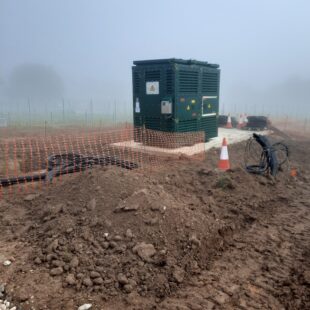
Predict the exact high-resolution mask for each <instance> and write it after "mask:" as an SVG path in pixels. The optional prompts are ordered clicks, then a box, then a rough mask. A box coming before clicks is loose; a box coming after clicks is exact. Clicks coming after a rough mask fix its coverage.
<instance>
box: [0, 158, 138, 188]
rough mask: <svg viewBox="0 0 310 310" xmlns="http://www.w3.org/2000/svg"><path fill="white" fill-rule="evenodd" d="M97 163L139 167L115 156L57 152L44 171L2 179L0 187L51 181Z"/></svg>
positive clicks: (125, 167) (129, 168)
mask: <svg viewBox="0 0 310 310" xmlns="http://www.w3.org/2000/svg"><path fill="white" fill-rule="evenodd" d="M95 165H100V166H108V165H113V166H117V167H121V168H124V169H128V170H132V169H136V168H138V165H137V164H136V163H134V162H130V161H127V160H122V159H119V158H117V157H114V156H104V157H99V156H84V155H80V154H75V153H68V154H57V155H51V156H49V157H48V161H47V167H46V169H45V170H44V172H41V173H35V174H32V175H25V176H20V177H12V178H4V179H0V187H1V186H2V187H8V186H11V185H15V184H23V183H28V182H33V181H41V180H48V181H51V180H52V179H53V177H58V176H60V175H63V174H71V173H75V172H79V171H83V170H86V169H87V168H91V167H93V166H95Z"/></svg>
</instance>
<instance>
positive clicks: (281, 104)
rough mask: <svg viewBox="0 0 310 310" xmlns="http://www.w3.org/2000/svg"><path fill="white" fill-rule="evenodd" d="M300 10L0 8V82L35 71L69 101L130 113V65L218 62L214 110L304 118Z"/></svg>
mask: <svg viewBox="0 0 310 310" xmlns="http://www.w3.org/2000/svg"><path fill="white" fill-rule="evenodd" d="M309 12H310V1H307V0H304V1H302V0H295V1H293V0H291V1H289V0H253V1H248V0H226V1H224V0H218V1H214V0H212V1H209V0H201V1H198V0H197V1H196V0H191V1H185V0H179V1H173V0H156V1H147V0H140V1H139V0H130V1H125V0H123V1H117V0H114V1H105V0H88V1H86V0H0V81H1V80H2V81H4V83H5V81H7V80H8V79H9V76H10V74H11V72H12V70H13V69H14V68H15V67H16V66H18V65H20V64H24V63H41V64H45V65H49V66H51V67H52V68H53V69H54V70H55V71H57V72H58V74H59V75H60V76H61V77H62V78H63V81H64V84H65V90H66V92H65V96H66V98H68V100H69V99H70V100H71V102H73V103H74V102H75V101H76V102H78V101H83V100H89V99H90V98H92V99H93V102H94V106H95V107H96V108H99V106H100V105H101V104H103V103H109V102H114V101H116V102H119V103H122V104H129V105H130V104H131V93H132V89H131V87H132V84H131V66H132V61H133V60H139V59H157V58H172V57H175V58H184V59H189V58H191V59H197V60H205V61H208V62H212V63H218V64H220V67H221V70H222V71H221V72H222V73H221V97H220V98H221V99H220V102H221V108H220V110H223V108H224V109H225V111H226V112H227V111H228V110H230V111H231V110H234V109H235V110H238V111H239V110H241V109H243V110H247V109H249V107H250V108H251V109H254V107H255V106H256V109H261V107H259V106H260V105H264V106H265V108H264V109H266V110H268V111H283V110H285V109H286V108H288V109H290V111H291V113H293V112H294V113H296V108H294V106H296V107H298V108H297V110H298V111H307V113H309V112H310V109H309V106H310V93H309V89H310V34H309V32H310V18H309ZM2 84H3V83H2ZM300 85H302V86H300ZM0 89H1V88H0ZM280 95H281V96H280ZM302 113H303V112H302Z"/></svg>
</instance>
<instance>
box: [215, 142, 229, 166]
mask: <svg viewBox="0 0 310 310" xmlns="http://www.w3.org/2000/svg"><path fill="white" fill-rule="evenodd" d="M218 168H219V169H220V170H224V171H226V170H228V169H230V163H229V156H228V148H227V141H226V138H223V142H222V149H221V155H220V161H219V163H218Z"/></svg>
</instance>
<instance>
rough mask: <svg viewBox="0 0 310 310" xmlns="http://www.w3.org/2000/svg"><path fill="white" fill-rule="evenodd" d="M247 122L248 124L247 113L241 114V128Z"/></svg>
mask: <svg viewBox="0 0 310 310" xmlns="http://www.w3.org/2000/svg"><path fill="white" fill-rule="evenodd" d="M247 124H248V115H247V114H243V120H242V128H243V127H246V125H247Z"/></svg>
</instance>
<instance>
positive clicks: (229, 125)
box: [225, 114, 233, 128]
mask: <svg viewBox="0 0 310 310" xmlns="http://www.w3.org/2000/svg"><path fill="white" fill-rule="evenodd" d="M225 128H233V127H232V124H231V116H230V114H228V117H227V124H226V126H225Z"/></svg>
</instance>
